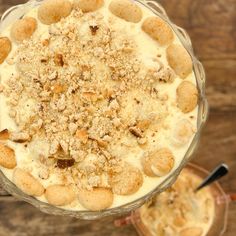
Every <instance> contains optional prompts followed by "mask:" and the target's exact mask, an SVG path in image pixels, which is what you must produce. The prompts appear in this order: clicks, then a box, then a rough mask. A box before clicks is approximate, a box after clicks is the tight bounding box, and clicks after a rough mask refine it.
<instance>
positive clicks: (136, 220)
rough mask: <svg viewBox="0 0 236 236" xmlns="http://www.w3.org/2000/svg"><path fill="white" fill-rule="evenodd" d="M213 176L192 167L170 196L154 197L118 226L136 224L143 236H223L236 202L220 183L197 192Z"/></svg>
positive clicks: (182, 175) (180, 177)
mask: <svg viewBox="0 0 236 236" xmlns="http://www.w3.org/2000/svg"><path fill="white" fill-rule="evenodd" d="M208 175H209V172H208V171H207V170H205V169H203V168H202V167H200V166H198V165H196V164H193V163H188V164H187V166H186V167H185V168H184V169H183V170H182V172H181V173H180V175H179V177H178V179H177V181H176V182H175V183H174V184H173V185H172V186H171V187H170V189H169V190H167V191H166V192H163V193H161V194H160V195H157V196H154V198H153V199H152V200H150V201H149V202H147V203H146V204H145V205H143V206H142V207H141V208H139V209H137V210H136V211H134V212H133V213H132V214H131V216H128V217H127V218H125V219H121V220H117V221H115V225H117V226H122V225H126V224H130V223H131V224H133V225H134V227H135V229H136V230H137V232H138V233H139V235H140V236H144V235H145V236H154V235H169V236H172V235H173V236H174V235H180V236H182V235H183V236H185V235H193V236H205V235H207V236H218V235H219V236H221V235H223V234H224V232H225V231H226V228H227V218H228V208H229V204H230V202H232V201H235V200H236V195H235V194H226V193H225V192H224V190H223V189H222V187H221V185H220V184H219V183H218V182H215V183H213V184H211V185H210V186H208V187H205V189H202V190H199V192H195V189H196V188H197V187H198V186H199V184H200V183H201V181H202V180H203V179H205V178H206V177H207V176H208Z"/></svg>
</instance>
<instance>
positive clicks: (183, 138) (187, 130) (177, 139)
mask: <svg viewBox="0 0 236 236" xmlns="http://www.w3.org/2000/svg"><path fill="white" fill-rule="evenodd" d="M193 133H194V130H193V125H192V124H191V122H190V121H189V120H187V119H182V120H179V121H177V123H176V124H175V127H174V129H173V133H172V137H171V139H172V143H173V144H174V145H176V146H183V145H185V144H187V143H188V141H189V140H190V138H191V137H192V135H193Z"/></svg>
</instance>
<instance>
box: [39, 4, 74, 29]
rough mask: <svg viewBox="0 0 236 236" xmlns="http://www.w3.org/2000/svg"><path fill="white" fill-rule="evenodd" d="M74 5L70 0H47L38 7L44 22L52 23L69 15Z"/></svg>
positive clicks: (46, 23) (40, 17)
mask: <svg viewBox="0 0 236 236" xmlns="http://www.w3.org/2000/svg"><path fill="white" fill-rule="evenodd" d="M72 7H73V6H72V4H71V2H70V1H69V0H45V1H44V2H43V3H42V5H41V6H40V7H39V9H38V18H39V20H40V21H41V22H42V23H43V24H45V25H51V24H53V23H57V22H59V21H60V20H61V19H62V18H64V17H67V16H69V15H70V13H71V11H72Z"/></svg>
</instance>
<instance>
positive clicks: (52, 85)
mask: <svg viewBox="0 0 236 236" xmlns="http://www.w3.org/2000/svg"><path fill="white" fill-rule="evenodd" d="M95 2H97V5H96V4H93V3H94V1H93V0H91V1H84V0H78V1H77V0H75V1H72V0H71V1H69V0H61V1H55V0H45V1H29V2H28V3H26V4H22V5H18V6H14V7H13V8H11V9H9V10H8V11H7V12H6V13H5V14H4V15H3V16H2V21H1V25H0V32H1V38H0V43H1V45H2V46H3V47H1V51H0V56H1V58H0V59H1V61H0V62H1V64H0V69H1V94H0V96H1V97H0V98H1V99H0V101H1V110H0V113H1V122H0V125H1V126H0V129H1V137H0V139H1V141H0V149H1V154H0V166H1V167H0V169H1V172H0V175H1V182H2V185H3V187H4V188H5V189H6V190H7V191H8V192H10V193H11V194H13V195H14V196H16V197H19V198H20V199H23V200H25V201H27V202H29V203H31V204H33V205H35V206H36V207H38V208H39V209H41V210H42V211H44V212H47V213H51V214H60V215H69V216H74V217H77V218H83V219H95V218H99V217H103V216H107V215H113V214H122V213H125V212H129V211H131V210H133V209H135V208H137V207H139V206H141V205H142V204H143V203H144V202H145V201H146V200H147V199H149V198H151V197H152V196H154V195H155V194H157V193H160V192H162V191H164V190H165V189H166V188H168V187H169V186H170V185H171V184H172V183H173V182H174V181H175V179H176V177H177V176H178V174H179V172H180V171H181V170H182V168H183V167H184V166H185V164H186V163H187V162H188V161H189V159H190V157H191V156H192V154H193V152H194V150H195V149H196V147H197V143H198V140H199V136H200V132H201V129H202V127H203V125H204V123H205V121H206V118H207V112H208V106H207V101H206V98H205V74H204V70H203V67H202V65H201V63H200V62H199V61H198V60H197V59H196V57H195V56H194V54H193V50H192V45H191V41H190V39H189V37H188V35H187V33H186V32H185V31H184V30H183V29H181V28H179V27H177V26H176V25H174V24H173V23H172V22H171V21H170V20H169V18H168V17H167V15H166V13H165V11H164V9H163V8H162V7H161V6H160V5H159V4H158V3H156V2H155V1H135V2H131V1H128V0H113V1H110V0H104V1H103V0H100V1H95ZM62 9H63V10H62ZM52 12H53V14H52ZM54 14H55V15H54ZM29 186H31V187H29ZM32 186H33V187H32ZM97 199H100V200H99V201H96V200H97Z"/></svg>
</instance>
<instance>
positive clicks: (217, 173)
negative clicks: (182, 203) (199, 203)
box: [195, 163, 229, 192]
mask: <svg viewBox="0 0 236 236" xmlns="http://www.w3.org/2000/svg"><path fill="white" fill-rule="evenodd" d="M228 172H229V168H228V166H227V165H226V164H225V163H222V164H220V165H219V166H217V167H216V168H215V169H214V170H213V171H212V172H211V173H210V174H209V175H208V176H207V177H206V178H205V179H204V180H203V181H202V183H201V184H200V185H199V186H198V187H197V188H196V189H195V192H197V191H199V190H200V189H202V188H204V187H206V186H207V185H209V184H211V183H213V182H215V181H216V180H218V179H220V178H222V177H223V176H225V175H226V174H227V173H228Z"/></svg>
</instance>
